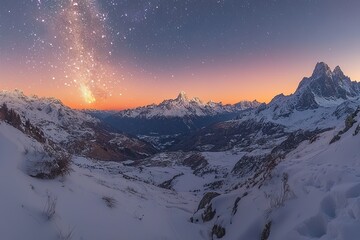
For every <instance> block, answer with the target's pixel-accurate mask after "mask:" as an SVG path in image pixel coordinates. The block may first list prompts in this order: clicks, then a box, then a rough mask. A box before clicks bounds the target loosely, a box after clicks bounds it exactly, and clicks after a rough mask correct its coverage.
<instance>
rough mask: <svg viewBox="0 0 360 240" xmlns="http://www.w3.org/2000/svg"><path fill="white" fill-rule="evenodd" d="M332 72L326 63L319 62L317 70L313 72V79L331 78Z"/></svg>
mask: <svg viewBox="0 0 360 240" xmlns="http://www.w3.org/2000/svg"><path fill="white" fill-rule="evenodd" d="M331 74H332V71H331V69H330V67H329V65H327V64H326V63H324V62H318V63H317V64H316V66H315V69H314V71H313V74H312V76H311V77H320V76H324V75H326V76H331Z"/></svg>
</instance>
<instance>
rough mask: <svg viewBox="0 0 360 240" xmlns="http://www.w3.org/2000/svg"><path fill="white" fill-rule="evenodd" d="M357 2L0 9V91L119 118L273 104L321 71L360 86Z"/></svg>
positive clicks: (7, 4)
mask: <svg viewBox="0 0 360 240" xmlns="http://www.w3.org/2000/svg"><path fill="white" fill-rule="evenodd" d="M359 9H360V1H357V0H345V1H344V0H342V1H340V0H296V1H295V0H147V1H145V0H2V1H1V8H0V78H1V80H0V89H7V90H13V89H15V88H18V89H21V90H23V91H24V92H25V93H27V94H37V95H40V96H47V97H56V98H60V99H61V100H62V101H63V102H64V103H65V104H68V105H70V106H72V107H77V108H102V109H122V108H127V107H134V106H139V105H144V104H150V103H153V102H160V101H161V100H162V99H165V98H173V97H176V95H177V93H178V92H180V91H186V92H187V93H188V94H189V95H191V96H198V97H200V98H202V99H204V100H206V101H208V100H210V99H211V100H214V101H222V102H224V103H235V102H238V101H240V100H243V99H248V100H253V99H257V100H259V101H269V100H271V98H272V97H273V96H274V95H276V94H278V93H281V92H283V93H291V92H293V91H294V89H295V88H296V86H297V84H298V82H299V81H300V80H301V79H302V77H304V76H308V75H310V74H311V71H312V69H313V67H314V66H315V64H316V62H318V61H325V62H327V63H328V64H329V65H330V66H331V67H335V66H336V65H340V66H341V67H342V69H343V70H344V72H345V73H346V74H347V75H349V76H350V77H351V78H352V79H353V80H360V68H359V66H360V57H359V56H360V27H359V26H360V14H359Z"/></svg>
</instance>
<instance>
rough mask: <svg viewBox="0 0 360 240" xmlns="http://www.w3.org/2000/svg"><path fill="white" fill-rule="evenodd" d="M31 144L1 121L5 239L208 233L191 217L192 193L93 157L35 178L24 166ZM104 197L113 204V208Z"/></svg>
mask: <svg viewBox="0 0 360 240" xmlns="http://www.w3.org/2000/svg"><path fill="white" fill-rule="evenodd" d="M33 147H39V146H38V143H36V142H34V141H33V140H32V139H30V138H28V137H27V136H25V135H24V134H22V133H21V132H20V131H18V130H16V129H14V128H13V127H11V126H9V125H7V124H5V123H1V124H0V152H1V155H0V188H1V190H2V197H1V203H2V204H1V205H0V212H1V215H2V223H1V224H0V233H1V238H2V239H13V240H21V239H48V240H51V239H66V235H68V234H70V233H72V234H71V236H72V237H71V239H89V240H91V239H94V240H95V239H105V240H115V239H119V237H120V238H121V239H153V240H157V239H192V238H196V239H206V237H205V236H206V232H205V230H204V228H203V227H201V226H196V225H193V224H191V223H190V222H189V221H188V219H189V217H190V216H191V213H192V212H193V210H194V209H195V208H196V204H197V203H196V201H195V200H196V198H194V197H193V196H192V195H190V194H186V193H184V194H178V193H175V192H172V191H168V190H164V189H160V188H157V187H154V186H152V185H148V184H144V183H143V182H134V181H131V180H126V179H124V178H122V177H121V175H118V174H115V173H109V172H107V171H106V170H103V169H93V168H92V166H93V163H92V162H91V161H90V160H87V159H84V158H78V157H74V164H73V166H72V168H73V172H72V173H71V175H70V176H67V177H65V178H59V179H56V180H39V179H34V178H31V177H29V176H28V175H27V174H26V172H25V171H24V169H23V165H24V163H25V162H26V156H25V155H24V151H25V149H31V148H33ZM114 164H116V163H114ZM48 197H50V198H51V199H57V201H56V208H55V215H54V216H53V217H52V218H51V219H48V218H47V216H46V214H45V213H44V209H46V204H47V202H48V201H47V199H48ZM103 197H109V198H111V199H114V201H115V204H114V205H115V206H114V207H112V208H109V207H108V206H107V205H106V202H105V201H104V200H103ZM4 216H6V218H5V217H4ZM69 239H70V238H69Z"/></svg>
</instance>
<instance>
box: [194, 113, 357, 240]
mask: <svg viewBox="0 0 360 240" xmlns="http://www.w3.org/2000/svg"><path fill="white" fill-rule="evenodd" d="M358 120H359V119H358ZM341 127H343V126H339V128H341ZM356 127H357V125H356V124H355V125H354V126H353V127H352V128H350V129H349V130H348V131H347V132H346V133H344V134H343V135H342V137H341V139H340V140H339V141H338V142H336V143H333V144H331V145H329V142H330V140H331V139H332V138H333V136H334V135H335V134H336V133H337V131H338V130H339V129H337V130H333V131H330V132H326V133H323V134H322V135H320V137H319V139H318V140H317V141H315V142H313V143H310V142H308V141H305V142H303V143H302V144H301V145H300V146H299V147H297V149H296V150H294V151H292V152H291V153H289V154H288V155H287V156H286V158H285V159H283V160H281V163H280V164H279V165H278V166H277V167H276V168H275V169H274V170H273V173H272V174H271V177H269V178H268V179H266V181H265V182H264V184H263V185H262V186H254V187H252V188H246V187H245V186H244V187H241V188H240V189H237V190H234V191H232V192H231V193H227V194H223V195H221V196H219V197H217V198H215V199H214V200H213V201H212V205H213V207H214V208H215V209H216V216H217V217H216V218H214V220H212V221H211V222H210V223H205V224H204V225H207V226H208V227H209V228H210V229H211V227H212V226H213V225H214V224H217V225H221V226H222V227H224V228H226V235H225V236H224V238H223V239H260V238H261V234H262V233H263V231H264V228H265V225H266V223H269V222H271V228H270V236H269V238H268V239H276V240H282V239H284V240H285V239H295V240H296V239H322V240H325V239H329V240H330V239H341V240H343V239H348V240H351V239H358V236H359V233H360V232H359V219H360V191H359V190H360V187H359V186H360V174H359V172H360V164H359V157H360V153H359V152H358V150H357V147H358V146H359V144H360V136H359V135H356V136H354V132H355V129H356ZM284 173H286V174H287V176H288V178H289V180H288V186H289V189H290V191H289V192H291V194H289V195H287V196H285V198H284V201H280V202H279V204H276V201H275V200H277V199H279V198H280V197H281V196H283V195H284V194H283V192H284V191H283V190H282V185H283V181H282V177H283V176H284ZM238 197H239V199H240V200H238V201H236V200H237V198H238ZM236 202H237V204H236ZM234 206H236V209H237V211H236V213H235V214H234V212H233V211H232V210H233V209H234ZM195 217H198V218H200V216H199V215H198V214H195Z"/></svg>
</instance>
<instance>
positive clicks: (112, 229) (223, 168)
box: [0, 62, 360, 240]
mask: <svg viewBox="0 0 360 240" xmlns="http://www.w3.org/2000/svg"><path fill="white" fill-rule="evenodd" d="M359 98H360V87H359V83H358V82H355V81H351V80H350V78H349V77H347V76H345V74H344V73H343V72H342V71H341V69H340V67H336V68H335V69H333V70H331V69H330V68H329V66H328V65H327V64H325V63H323V62H320V63H318V64H317V65H316V67H315V69H314V71H313V73H312V75H311V76H310V77H306V78H304V79H302V80H301V82H300V83H299V86H298V88H297V89H296V91H295V92H294V93H293V94H290V95H288V96H285V95H283V94H280V95H278V96H276V97H274V98H273V99H272V100H271V101H270V102H269V103H267V104H265V103H259V102H257V101H254V102H241V103H239V104H234V105H223V104H221V103H213V102H208V103H203V102H202V101H201V100H199V99H198V98H193V99H189V98H188V97H187V96H186V94H185V93H183V92H182V93H180V94H179V96H178V97H177V98H175V99H170V100H165V101H163V102H162V103H160V104H158V105H156V104H153V105H149V106H146V107H140V108H136V109H132V110H131V109H130V110H125V111H120V112H109V111H104V112H102V111H80V110H74V109H71V108H69V107H66V106H65V105H64V104H62V103H61V101H59V100H56V99H53V98H39V97H36V96H26V95H24V94H23V93H22V92H21V91H18V90H16V91H12V92H9V91H1V92H0V153H1V154H0V189H2V191H3V192H2V204H1V205H0V212H1V213H2V214H3V215H4V216H7V221H6V224H2V225H0V233H1V236H2V237H3V238H4V239H28V238H30V239H90V240H91V239H106V240H111V239H118V238H119V237H121V238H123V239H150V240H157V239H203V240H210V239H231V240H232V239H261V240H271V239H276V240H283V239H284V240H287V239H308V240H310V239H312V240H313V239H326V240H327V239H329V240H330V239H340V240H348V239H357V236H358V235H359V234H360V231H359V220H360V210H359V209H360V204H359V203H360V185H359V182H360V175H359V172H360V165H359V163H358V160H359V156H360V154H359V152H358V151H357V146H359V144H360V135H359V132H360V125H359V121H360V115H359V112H360V99H359ZM19 229H21V231H19Z"/></svg>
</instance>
